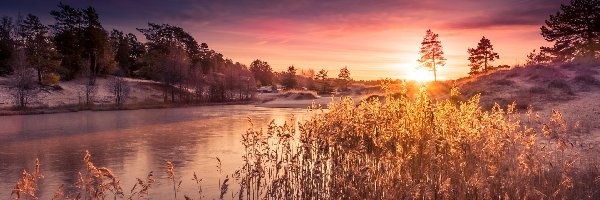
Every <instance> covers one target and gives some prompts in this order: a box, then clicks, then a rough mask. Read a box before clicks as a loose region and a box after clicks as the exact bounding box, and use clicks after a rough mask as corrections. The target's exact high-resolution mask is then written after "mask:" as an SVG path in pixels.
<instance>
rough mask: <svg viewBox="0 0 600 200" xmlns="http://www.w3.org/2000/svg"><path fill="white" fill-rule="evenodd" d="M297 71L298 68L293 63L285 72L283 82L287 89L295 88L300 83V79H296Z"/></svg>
mask: <svg viewBox="0 0 600 200" xmlns="http://www.w3.org/2000/svg"><path fill="white" fill-rule="evenodd" d="M296 71H297V69H296V68H295V67H294V66H293V65H292V66H289V67H288V69H287V71H285V72H283V78H282V80H281V84H282V85H283V87H285V88H286V89H294V88H296V86H297V85H298V81H297V80H296Z"/></svg>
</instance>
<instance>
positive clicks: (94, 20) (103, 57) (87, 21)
mask: <svg viewBox="0 0 600 200" xmlns="http://www.w3.org/2000/svg"><path fill="white" fill-rule="evenodd" d="M82 14H83V15H82V16H83V17H82V19H83V25H84V29H83V46H84V52H83V53H84V58H86V59H87V60H88V62H89V84H90V85H95V84H96V77H97V76H98V74H100V73H101V72H103V70H106V68H110V67H111V64H112V61H113V60H114V59H112V56H111V53H110V51H111V50H110V45H109V43H108V33H107V32H106V30H104V28H103V27H102V24H101V23H100V19H99V16H98V13H96V9H94V8H93V7H88V8H86V9H84V10H82ZM110 71H112V70H106V71H104V72H105V73H110Z"/></svg>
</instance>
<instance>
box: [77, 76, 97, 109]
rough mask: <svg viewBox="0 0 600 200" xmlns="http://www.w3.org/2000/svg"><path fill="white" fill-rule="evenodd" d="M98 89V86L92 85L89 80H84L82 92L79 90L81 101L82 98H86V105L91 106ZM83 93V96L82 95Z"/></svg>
mask: <svg viewBox="0 0 600 200" xmlns="http://www.w3.org/2000/svg"><path fill="white" fill-rule="evenodd" d="M97 91H98V86H96V85H91V84H90V83H89V82H88V81H83V82H82V84H81V88H80V92H79V99H80V100H79V101H80V103H81V98H85V99H84V100H85V105H87V106H90V105H92V104H93V103H94V99H95V98H96V92H97ZM82 94H83V97H82V96H81V95H82Z"/></svg>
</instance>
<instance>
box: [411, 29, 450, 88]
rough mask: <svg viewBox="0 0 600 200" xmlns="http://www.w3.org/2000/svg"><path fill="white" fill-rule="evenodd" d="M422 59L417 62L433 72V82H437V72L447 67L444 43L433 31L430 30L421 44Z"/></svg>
mask: <svg viewBox="0 0 600 200" xmlns="http://www.w3.org/2000/svg"><path fill="white" fill-rule="evenodd" d="M419 53H420V55H421V58H420V59H419V60H417V61H418V62H419V63H421V66H422V67H425V68H427V69H429V70H431V71H433V81H437V71H438V68H439V67H440V66H444V65H446V58H444V51H443V49H442V42H441V41H439V40H438V34H434V33H433V32H432V31H431V29H428V30H427V32H426V33H425V37H424V38H423V42H421V51H420V52H419Z"/></svg>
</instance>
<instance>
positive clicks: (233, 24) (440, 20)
mask: <svg viewBox="0 0 600 200" xmlns="http://www.w3.org/2000/svg"><path fill="white" fill-rule="evenodd" d="M58 2H59V1H53V0H37V1H35V0H0V4H1V5H2V6H1V7H0V15H2V16H13V17H14V16H16V15H18V14H19V13H20V14H22V15H26V14H28V13H31V14H34V15H37V16H39V17H40V18H41V19H42V21H43V23H45V24H52V23H54V20H53V19H52V17H51V16H50V14H49V13H50V10H55V9H57V6H56V5H58ZM62 2H63V3H65V4H69V5H71V6H74V7H78V8H84V7H87V6H93V7H94V8H96V10H97V11H98V13H99V14H100V20H101V22H102V23H103V25H104V28H106V29H107V30H110V29H113V28H116V29H120V30H123V31H125V32H131V33H134V34H136V35H138V36H139V37H141V34H139V32H137V31H136V29H135V28H144V27H146V26H147V23H148V22H153V23H167V24H171V25H176V26H180V27H182V28H183V29H184V30H185V31H187V32H188V33H190V34H191V35H192V36H194V37H195V38H196V40H197V41H198V42H205V43H207V44H208V46H209V47H210V48H211V49H214V50H216V51H217V52H220V53H222V54H223V55H224V56H225V57H227V58H231V59H232V60H233V61H234V62H235V61H236V62H240V63H243V64H246V65H249V64H250V63H251V62H252V61H253V60H255V59H260V60H263V61H267V62H268V63H269V64H270V65H271V66H272V67H273V69H274V70H276V71H283V70H285V69H287V66H290V65H294V66H295V67H297V68H300V69H305V70H306V69H309V68H311V69H314V70H316V71H319V70H320V69H325V70H328V71H329V76H330V77H336V76H337V74H338V73H339V70H340V69H341V68H342V67H344V66H347V67H348V69H349V70H350V73H351V77H352V78H354V79H362V80H375V79H381V78H385V77H388V78H399V79H413V78H415V76H418V75H419V74H421V75H422V74H423V72H422V71H419V69H418V64H417V62H416V60H417V59H418V58H419V54H418V52H419V48H420V43H421V41H422V40H423V37H424V35H425V31H426V30H427V29H431V30H432V31H433V32H434V33H437V34H439V39H440V40H441V42H442V46H443V48H444V52H445V57H446V59H447V64H446V65H445V66H443V67H440V68H439V71H438V79H454V78H460V77H464V76H467V73H468V72H469V67H468V66H467V64H468V60H467V58H468V54H467V49H468V48H474V47H476V45H477V43H478V42H479V40H480V39H481V37H482V36H485V37H486V38H488V39H490V40H491V42H492V45H494V50H495V51H496V52H497V53H498V54H499V55H500V59H499V60H497V61H495V62H494V63H492V64H494V65H499V64H507V65H515V64H524V63H525V61H526V55H527V54H528V53H529V52H531V50H533V49H536V48H539V47H540V46H548V45H550V44H549V43H547V42H546V41H545V40H544V39H543V38H542V36H541V35H540V27H541V26H542V25H543V23H544V20H546V19H547V18H548V16H549V15H550V14H554V13H556V12H557V11H558V10H559V8H560V4H568V0H498V1H489V0H480V1H467V0H453V1H433V0H420V1H415V0H378V1H373V0H291V1H288V0H247V1H233V0H146V1H142V0H131V1H126V0H97V1H92V0H64V1H62ZM417 72H419V73H417ZM428 73H429V72H427V73H426V74H428Z"/></svg>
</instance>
